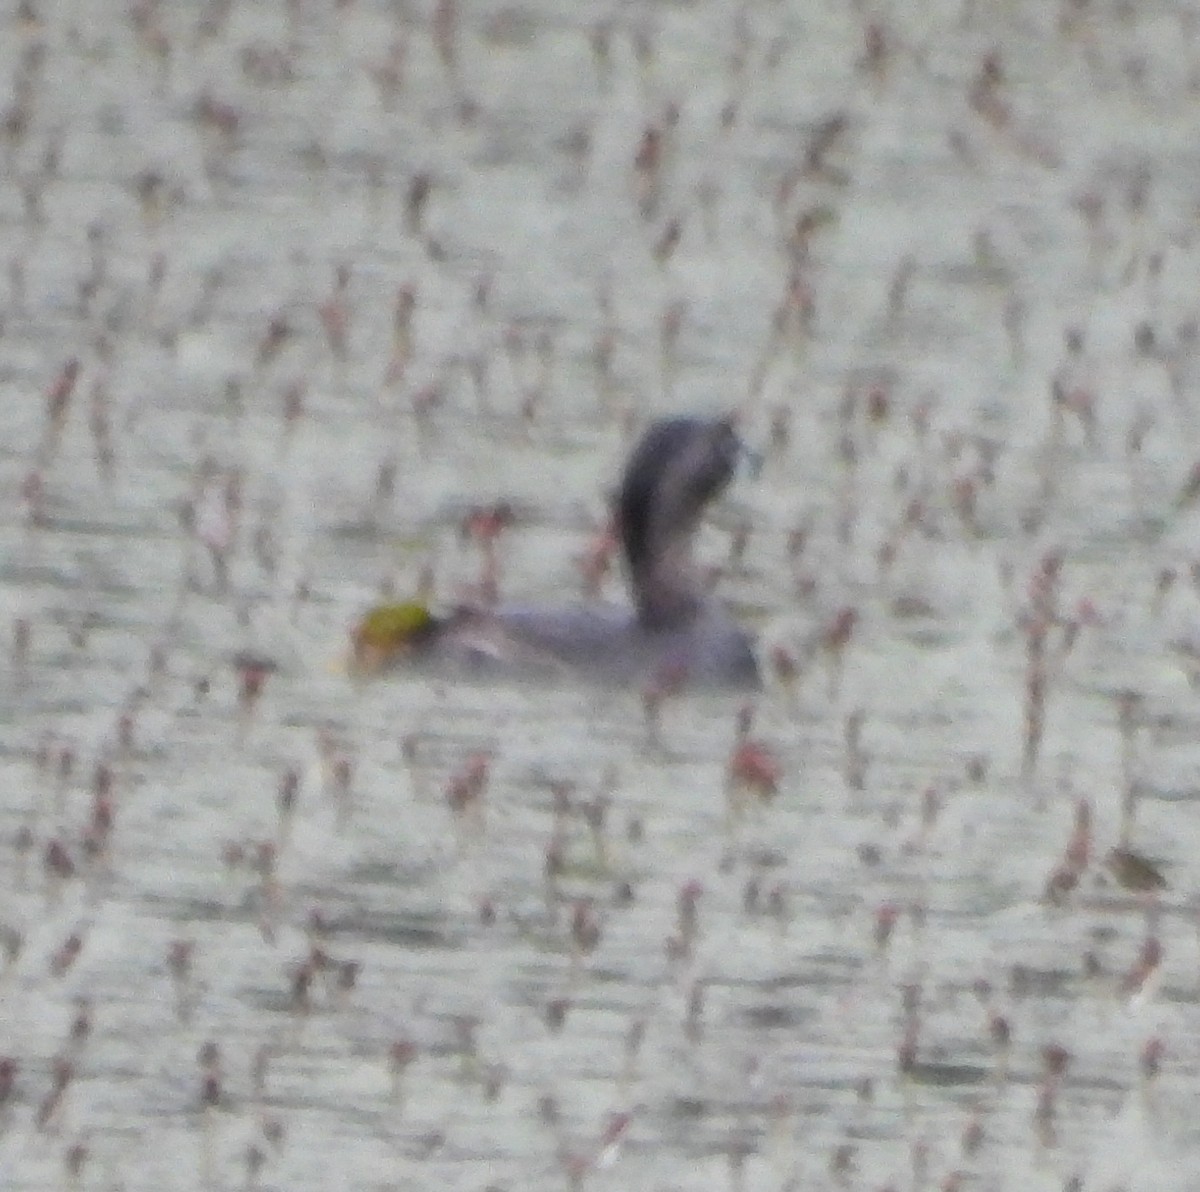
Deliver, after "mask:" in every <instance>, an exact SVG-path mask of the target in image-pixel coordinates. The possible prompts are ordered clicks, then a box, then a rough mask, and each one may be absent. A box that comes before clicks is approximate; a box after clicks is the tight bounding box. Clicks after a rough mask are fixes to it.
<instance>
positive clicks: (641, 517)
mask: <svg viewBox="0 0 1200 1192" xmlns="http://www.w3.org/2000/svg"><path fill="white" fill-rule="evenodd" d="M741 452H742V445H741V442H740V440H739V439H738V436H737V433H736V431H735V430H734V426H733V422H732V420H731V419H729V418H709V419H705V418H667V419H662V420H660V421H658V422H655V423H653V424H652V425H651V426H650V427H649V428H648V429H647V430H646V432H645V434H643V435H642V437H641V439H640V440H639V441H638V443H637V445H636V447H634V449H633V452H632V453H631V455H630V456H629V460H628V462H627V463H626V465H625V471H624V474H623V476H622V479H621V489H620V493H619V495H618V500H617V530H618V533H619V536H620V542H621V550H622V554H623V558H624V565H625V571H626V575H627V578H628V580H629V584H630V587H631V589H632V592H633V607H632V608H627V607H624V606H621V605H617V604H610V603H601V602H597V603H587V604H585V603H578V604H571V605H565V606H563V607H561V608H553V607H545V606H524V605H499V606H496V607H490V608H460V609H456V610H455V611H453V612H451V613H449V614H448V615H446V616H444V617H437V616H433V615H431V614H429V613H428V612H426V611H425V610H424V609H422V608H421V607H420V606H418V605H395V606H388V607H385V608H380V609H376V610H374V611H373V612H371V613H368V614H367V616H366V617H365V618H364V619H363V621H362V622H361V623H360V624H359V626H358V628H357V629H356V631H355V639H354V649H355V660H356V663H357V664H358V668H359V669H362V670H376V669H378V668H379V667H380V665H381V664H387V663H390V662H392V661H393V660H394V659H396V658H399V657H404V658H409V659H412V660H413V661H417V662H426V663H428V664H430V665H433V666H436V667H441V666H448V667H458V668H464V667H465V668H466V669H471V670H478V671H481V672H490V671H491V670H493V669H494V668H495V667H496V666H500V667H502V668H508V667H511V668H513V669H515V670H518V671H521V670H524V671H527V672H531V673H539V672H540V673H547V672H549V673H554V672H562V673H564V674H569V675H577V676H579V677H581V678H588V679H593V680H598V681H600V682H606V683H618V684H625V683H635V682H639V681H645V680H650V679H654V678H660V679H668V680H671V681H678V682H683V683H685V684H688V685H700V686H707V687H752V686H756V685H757V684H758V681H759V675H758V665H757V662H756V661H755V656H754V651H753V648H752V644H751V638H750V636H749V634H747V633H746V631H745V630H744V629H743V628H742V627H741V626H740V625H738V624H737V622H736V621H734V620H733V618H732V617H730V615H729V614H728V612H726V610H725V609H724V608H723V607H722V606H721V604H720V603H719V602H718V601H716V600H715V599H714V598H713V597H711V596H710V595H709V594H708V593H707V592H705V590H704V585H703V582H702V580H701V577H700V575H699V573H698V572H697V569H696V566H695V564H694V562H693V560H692V539H693V537H694V536H695V531H696V527H697V526H698V524H699V522H700V518H701V516H702V515H703V512H704V510H705V508H706V506H707V505H708V504H709V502H710V501H712V500H713V499H714V498H715V497H717V496H719V495H720V494H721V493H722V492H723V491H724V490H725V488H726V487H728V485H729V483H730V481H731V480H732V479H733V475H734V472H735V470H736V468H737V463H738V459H739V456H740V455H741Z"/></svg>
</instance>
